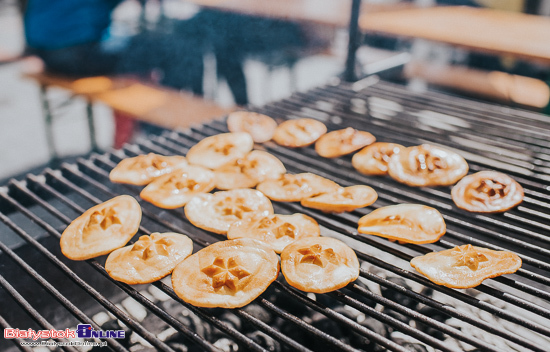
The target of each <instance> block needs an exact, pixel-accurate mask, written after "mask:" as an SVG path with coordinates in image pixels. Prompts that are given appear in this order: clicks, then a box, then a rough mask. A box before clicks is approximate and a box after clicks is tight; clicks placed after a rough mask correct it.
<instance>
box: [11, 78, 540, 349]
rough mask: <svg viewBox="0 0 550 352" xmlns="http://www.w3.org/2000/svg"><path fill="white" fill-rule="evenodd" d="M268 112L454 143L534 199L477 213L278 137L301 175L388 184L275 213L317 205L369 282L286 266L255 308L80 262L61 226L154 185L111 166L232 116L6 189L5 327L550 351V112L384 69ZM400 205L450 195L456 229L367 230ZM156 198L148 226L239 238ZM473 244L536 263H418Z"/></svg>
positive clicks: (181, 340) (218, 128) (392, 137)
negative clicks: (304, 284)
mask: <svg viewBox="0 0 550 352" xmlns="http://www.w3.org/2000/svg"><path fill="white" fill-rule="evenodd" d="M255 110H256V111H257V112H260V113H265V114H268V115H270V116H273V117H274V118H276V119H278V120H279V121H281V120H283V119H288V118H298V117H312V118H316V119H319V120H321V121H323V122H324V123H325V124H327V126H328V128H329V129H339V128H343V127H346V126H351V127H355V128H360V129H363V130H367V131H370V132H371V133H373V134H374V135H375V136H376V137H377V139H378V141H387V142H397V143H401V144H403V145H405V146H410V145H417V144H421V143H432V144H439V145H443V146H446V147H448V148H453V149H456V150H458V151H459V152H460V153H461V154H462V155H463V156H464V157H465V158H466V159H467V161H468V162H469V165H470V169H471V171H472V172H476V171H480V170H484V169H492V170H498V171H502V172H505V173H507V174H509V175H511V176H512V177H514V178H515V179H516V180H517V181H518V182H520V183H521V184H522V185H523V187H524V188H525V200H524V202H523V203H522V204H521V205H520V206H519V207H517V208H515V209H512V210H510V211H508V212H506V213H504V214H496V215H483V214H481V215H480V214H472V213H467V212H465V211H462V210H460V209H458V208H457V207H456V206H455V205H454V204H453V202H452V200H451V197H450V188H449V187H431V188H428V187H423V188H412V187H408V186H405V185H402V184H399V183H396V182H394V181H393V180H391V179H390V178H388V177H368V176H364V175H361V174H359V173H358V172H356V171H355V170H354V169H353V168H352V167H351V157H343V158H338V159H333V160H329V159H322V158H320V157H318V156H317V155H316V153H315V151H314V149H313V148H312V147H308V148H303V149H288V148H284V147H280V146H277V145H276V144H274V143H271V142H268V143H265V144H263V145H259V146H257V148H265V150H267V151H268V152H270V153H273V154H274V155H276V156H277V157H278V158H280V159H281V161H282V162H283V163H284V164H285V166H286V167H287V169H288V170H289V172H292V173H298V172H314V173H316V174H319V175H321V176H325V177H327V178H329V179H332V180H334V181H336V182H338V183H339V184H341V185H343V186H348V185H353V184H366V185H369V186H371V187H373V188H374V189H375V190H376V191H377V192H378V194H379V199H378V200H377V202H376V203H375V204H374V205H372V206H370V207H367V208H365V209H359V210H356V211H354V212H351V213H345V214H339V215H327V214H324V213H322V212H318V211H315V210H311V209H307V208H302V207H301V206H300V205H299V204H296V203H275V204H274V207H275V211H276V213H291V212H303V213H305V214H307V215H310V216H312V217H314V218H315V219H316V220H317V221H318V222H319V224H320V225H321V226H322V232H323V234H324V235H329V236H334V237H337V238H339V239H342V240H344V241H346V242H347V243H348V244H350V245H351V246H352V247H353V248H354V249H355V250H356V252H357V255H358V257H359V259H360V261H361V263H362V266H361V276H360V279H359V280H358V281H357V282H355V283H353V284H350V285H348V286H347V287H346V288H343V289H341V290H338V291H337V292H333V293H329V294H323V295H313V294H305V293H303V292H300V291H298V290H296V289H294V288H292V287H290V286H289V285H287V284H286V282H285V281H284V279H283V278H282V276H281V277H279V280H278V281H276V282H274V283H273V284H272V285H271V287H270V288H269V289H268V290H267V291H266V292H265V293H264V294H262V295H261V296H260V297H259V298H258V299H256V300H255V301H254V302H253V303H252V304H250V305H248V306H246V307H244V308H241V309H233V310H224V309H203V308H196V307H193V306H191V305H188V304H186V303H184V302H182V301H181V300H179V299H178V298H177V296H176V295H175V294H174V292H173V291H172V289H171V288H170V286H169V285H167V284H166V283H165V280H164V281H159V282H156V283H153V284H151V285H141V286H129V285H126V284H122V283H118V282H115V281H113V280H111V279H110V278H109V277H108V275H107V274H106V272H105V270H104V268H103V263H104V258H98V259H97V260H88V261H85V262H72V261H70V260H67V259H66V258H64V257H63V255H62V254H61V253H60V250H59V245H58V238H59V237H60V235H61V232H62V231H63V229H64V228H65V226H66V225H67V224H68V223H69V222H70V221H71V220H72V219H74V218H75V217H77V216H78V215H80V214H81V213H82V212H83V211H84V210H85V209H87V208H89V207H91V206H92V205H95V204H97V203H99V202H102V201H105V200H107V199H109V198H111V197H113V196H115V195H119V194H130V195H133V196H136V197H137V196H138V194H139V191H140V189H141V187H134V186H128V185H117V184H112V183H110V182H109V179H108V173H109V171H110V170H111V169H112V168H113V167H114V166H115V165H116V164H117V163H118V162H119V161H120V160H121V159H122V158H124V157H130V156H135V155H137V154H142V153H148V152H156V153H160V154H184V155H185V154H186V152H187V151H188V149H189V148H190V147H191V146H192V145H193V144H195V143H196V142H197V141H199V140H201V139H202V138H204V137H206V136H210V135H213V134H217V133H221V132H226V131H227V129H226V125H225V123H224V121H223V120H218V121H213V122H211V123H208V124H205V125H201V126H196V127H194V128H191V129H189V130H187V131H183V132H167V133H164V134H163V135H161V136H155V137H151V138H150V139H147V140H145V139H143V140H141V141H139V142H138V143H136V144H133V145H127V146H125V147H124V148H123V149H122V150H119V151H114V152H112V153H106V154H94V155H92V156H91V157H90V158H88V159H79V160H78V161H77V162H76V163H74V164H63V165H62V166H61V167H60V168H59V169H56V170H53V169H46V170H44V172H43V173H40V174H38V175H28V176H27V177H26V178H25V179H24V180H22V181H18V180H11V181H10V182H8V184H7V185H6V186H5V187H2V188H0V235H1V236H2V237H1V238H2V242H0V250H1V251H2V254H1V256H0V265H1V267H2V271H1V275H0V285H1V288H0V298H1V300H2V303H1V304H0V325H1V326H2V327H3V328H7V327H12V328H20V329H28V328H33V329H35V330H39V329H50V328H54V327H55V328H57V329H65V328H71V327H73V328H74V327H75V326H76V324H78V323H88V324H92V325H93V327H94V328H95V329H115V328H117V327H118V328H120V326H122V327H123V328H124V329H125V330H126V331H127V338H126V339H125V340H115V339H109V340H107V342H108V347H109V348H110V349H112V350H116V351H126V350H131V351H140V350H160V351H220V350H222V351H234V350H246V351H285V350H298V351H310V350H317V351H340V350H342V351H354V350H366V351H382V350H390V351H409V350H414V351H433V350H440V351H462V350H467V351H480V350H481V351H495V352H501V351H550V289H549V288H550V237H549V236H548V234H549V233H550V232H549V230H550V182H549V181H550V142H549V136H550V123H549V119H548V117H547V116H543V115H540V114H536V113H533V112H528V111H523V110H517V109H512V108H508V107H503V106H495V105H488V104H485V103H481V102H475V101H471V100H464V99H461V98H456V97H451V96H448V95H443V94H438V93H422V94H415V93H413V92H410V91H408V90H407V89H406V88H405V87H403V86H399V85H394V84H390V83H387V82H383V81H378V80H377V79H376V78H375V77H369V78H367V79H366V80H363V81H359V82H356V83H354V84H348V83H341V82H338V83H335V84H331V85H327V86H324V87H321V88H317V89H313V90H311V91H309V92H306V93H298V94H294V95H293V96H292V97H290V98H288V99H286V100H283V101H279V102H276V103H272V104H269V105H266V106H264V107H261V108H257V109H255ZM396 203H422V204H426V205H430V206H433V207H436V208H437V209H439V210H440V212H441V213H442V214H443V216H444V218H445V221H446V223H447V234H446V235H445V236H444V237H443V238H442V239H441V240H440V241H439V242H437V243H435V244H430V245H401V244H397V243H393V242H389V241H387V240H384V239H381V238H378V237H375V236H368V235H362V234H359V233H358V232H357V231H356V224H357V220H358V219H359V218H360V217H361V216H363V215H365V214H367V213H369V212H370V211H372V210H373V209H375V208H379V207H381V206H386V205H391V204H396ZM141 205H142V208H143V220H142V225H141V227H140V231H139V233H138V235H137V236H139V235H142V234H150V233H151V232H153V231H161V232H162V231H175V232H181V233H184V234H186V235H188V236H189V237H191V238H192V239H193V241H194V242H195V250H198V249H200V248H202V247H204V246H206V245H208V244H210V243H213V242H215V241H219V240H223V239H224V238H223V236H218V235H215V234H212V233H208V232H205V231H202V230H200V229H197V228H195V227H194V226H192V225H191V224H190V223H189V222H188V221H187V220H186V219H185V217H184V215H183V211H182V209H176V210H161V209H159V208H156V207H154V206H153V205H151V204H148V203H146V202H141ZM136 238H137V237H136ZM466 243H471V244H473V245H477V246H482V247H487V248H491V249H496V250H503V249H506V250H511V251H514V252H516V253H518V254H519V255H520V256H521V257H522V259H523V266H522V268H521V269H520V270H519V271H518V272H517V273H516V274H513V275H506V276H505V277H499V278H494V279H490V280H486V281H485V282H484V283H483V284H482V285H480V286H478V287H477V288H475V289H468V290H454V289H450V288H446V287H442V286H438V285H435V284H433V283H431V282H430V281H429V280H427V279H425V278H424V277H422V276H420V275H418V274H417V273H415V272H414V270H412V268H411V267H410V266H409V264H408V261H409V260H410V259H411V258H412V257H414V256H418V255H422V254H424V253H427V252H430V251H432V250H442V249H447V248H452V247H454V246H457V245H462V244H466ZM14 342H15V343H13V342H11V341H7V340H3V341H2V345H0V348H1V349H2V350H6V349H16V348H17V347H19V345H18V342H21V341H17V340H15V341H14ZM19 348H21V347H19ZM22 349H25V348H22ZM65 349H67V350H72V348H69V347H66V348H65Z"/></svg>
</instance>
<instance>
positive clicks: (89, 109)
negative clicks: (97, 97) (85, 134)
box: [86, 100, 99, 152]
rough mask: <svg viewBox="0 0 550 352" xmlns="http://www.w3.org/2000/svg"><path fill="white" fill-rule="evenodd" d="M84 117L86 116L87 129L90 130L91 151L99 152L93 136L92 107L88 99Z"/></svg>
mask: <svg viewBox="0 0 550 352" xmlns="http://www.w3.org/2000/svg"><path fill="white" fill-rule="evenodd" d="M86 117H87V118H88V130H89V132H90V146H91V148H92V151H93V152H99V148H98V146H97V140H96V136H95V124H94V109H93V106H92V102H91V101H90V100H88V101H87V102H86Z"/></svg>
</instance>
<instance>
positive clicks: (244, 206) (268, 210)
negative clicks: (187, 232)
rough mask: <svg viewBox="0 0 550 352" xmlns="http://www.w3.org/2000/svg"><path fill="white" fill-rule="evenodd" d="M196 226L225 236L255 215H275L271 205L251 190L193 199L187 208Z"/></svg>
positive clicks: (223, 192) (235, 190)
mask: <svg viewBox="0 0 550 352" xmlns="http://www.w3.org/2000/svg"><path fill="white" fill-rule="evenodd" d="M184 211H185V216H186V217H187V219H188V220H189V221H190V222H191V223H192V224H193V225H195V226H197V227H199V228H201V229H204V230H207V231H211V232H215V233H219V234H223V235H225V234H226V233H227V230H229V226H231V224H233V223H234V222H235V221H238V220H242V219H244V218H246V217H248V216H251V215H254V214H265V215H267V214H273V206H272V205H271V201H270V200H269V199H268V198H267V197H266V196H264V195H263V194H262V193H261V192H259V191H256V190H252V189H234V190H231V191H220V192H216V193H213V194H210V193H208V194H200V195H197V196H195V197H193V198H192V199H191V200H190V201H189V203H187V205H186V206H185V208H184Z"/></svg>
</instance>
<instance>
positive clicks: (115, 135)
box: [0, 0, 550, 184]
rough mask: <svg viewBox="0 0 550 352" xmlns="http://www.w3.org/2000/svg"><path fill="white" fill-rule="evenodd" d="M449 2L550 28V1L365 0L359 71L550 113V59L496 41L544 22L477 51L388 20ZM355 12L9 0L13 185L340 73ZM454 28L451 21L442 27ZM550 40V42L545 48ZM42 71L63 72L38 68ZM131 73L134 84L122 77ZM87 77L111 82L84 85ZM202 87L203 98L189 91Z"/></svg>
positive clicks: (5, 47)
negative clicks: (498, 46)
mask: <svg viewBox="0 0 550 352" xmlns="http://www.w3.org/2000/svg"><path fill="white" fill-rule="evenodd" d="M449 5H464V6H467V7H471V8H479V9H490V10H494V11H498V12H491V13H490V14H489V16H488V17H490V18H491V20H493V19H495V20H498V19H499V18H500V17H499V16H500V14H501V13H510V14H512V13H513V14H530V15H534V16H532V17H527V21H526V22H525V23H532V22H533V19H535V18H537V19H541V20H543V21H544V22H541V26H548V16H549V15H550V0H537V1H533V0H493V1H491V0H464V1H459V0H456V1H452V0H445V1H435V0H416V1H397V0H395V1H394V0H386V1H384V0H378V1H374V0H371V1H367V0H365V1H363V2H362V5H361V16H360V21H359V22H360V34H359V36H358V39H357V44H358V49H357V53H356V62H355V64H354V69H355V75H356V77H357V79H361V78H364V77H366V76H370V75H377V77H381V78H382V79H387V80H390V81H394V82H399V83H403V84H405V85H407V86H408V87H409V88H410V89H412V90H417V91H422V90H426V89H431V90H439V91H444V92H447V93H451V94H456V95H462V96H467V97H471V98H475V99H479V100H486V101H491V102H496V103H498V104H502V105H505V106H515V107H518V106H519V107H521V108H525V109H529V110H534V111H543V112H545V111H546V112H547V111H548V107H547V106H548V100H549V99H548V97H549V96H550V94H549V92H548V85H547V83H546V82H547V81H548V67H550V66H549V65H548V62H544V60H536V59H535V60H534V59H533V58H532V57H528V56H526V55H523V54H522V52H521V51H520V52H519V53H518V52H515V51H514V50H510V52H511V53H510V54H506V53H504V54H502V53H500V52H498V51H496V50H491V45H492V42H491V40H494V41H495V42H498V41H499V40H501V39H506V40H508V39H515V40H516V42H526V43H528V42H529V41H530V38H532V37H530V35H531V36H534V35H536V36H538V37H541V36H542V37H541V38H542V39H541V38H538V39H539V41H538V42H536V43H537V44H535V45H536V46H539V47H540V44H539V43H540V40H542V42H543V43H544V40H545V38H548V35H549V33H550V30H549V31H546V32H545V33H540V32H541V30H539V29H538V28H539V27H537V28H526V27H525V24H524V22H522V21H525V18H523V17H518V20H517V21H516V20H515V17H511V18H513V19H512V20H511V22H509V23H508V24H509V27H510V30H512V31H514V33H517V37H518V38H509V37H513V36H510V35H509V34H507V33H502V32H499V30H498V29H497V28H496V27H495V29H494V32H495V33H487V31H483V30H480V31H479V37H480V38H484V36H485V35H486V34H492V36H491V35H489V36H488V37H489V39H488V40H489V41H488V42H486V43H481V44H476V45H479V46H481V47H482V48H483V46H487V48H488V50H472V48H470V47H467V46H464V45H462V44H460V43H459V44H458V45H457V44H455V43H454V42H452V40H451V41H450V42H447V43H446V42H445V40H439V41H438V40H436V41H434V40H429V39H425V38H422V35H421V34H419V35H418V36H415V35H414V34H413V35H407V33H405V35H403V33H399V30H398V29H396V32H394V33H392V30H393V29H392V28H389V29H387V28H385V27H384V26H386V25H388V24H391V17H387V18H388V20H387V21H382V23H381V24H379V23H378V22H380V21H378V22H377V19H382V18H383V16H382V15H384V16H388V15H389V16H392V14H396V13H399V12H401V11H410V10H417V9H425V8H430V7H436V6H449ZM350 14H351V0H349V1H347V0H292V1H290V0H287V1H273V0H271V1H268V0H265V1H259V0H234V1H231V0H188V1H187V0H139V1H138V0H122V1H118V0H78V1H77V0H25V1H20V0H0V82H1V84H0V165H1V166H0V184H3V183H4V182H5V180H6V179H8V178H11V177H14V176H17V175H20V174H22V173H26V172H28V171H29V170H32V169H33V168H40V167H43V166H44V165H47V164H48V163H51V162H52V161H53V163H54V164H55V163H58V162H59V161H60V160H64V159H65V158H71V157H74V156H78V155H85V154H87V153H89V152H90V151H91V148H93V149H95V150H107V149H110V148H113V147H115V148H117V147H120V146H121V145H122V144H123V143H125V142H131V141H132V140H133V139H135V138H138V137H139V136H142V135H145V134H147V133H159V132H160V131H162V129H163V128H183V127H185V126H186V125H191V124H193V123H200V122H201V121H205V120H206V119H209V118H212V117H215V116H221V115H222V113H220V112H221V111H231V110H234V109H237V108H240V107H245V106H247V105H262V104H265V103H268V102H270V101H274V100H279V99H283V98H285V97H288V96H290V95H291V94H292V93H294V92H300V91H306V90H308V89H311V88H313V87H317V86H320V85H323V84H327V83H330V82H331V81H332V80H337V79H339V78H340V77H342V73H343V72H344V70H345V65H346V57H347V55H348V49H349V47H348V44H349V33H350V32H349V28H348V23H349V19H350ZM403 14H407V12H403ZM463 15H464V14H463ZM474 15H475V16H474ZM406 16H407V17H406V18H410V19H413V17H412V16H408V15H406ZM464 16H465V17H460V18H459V17H457V20H460V21H461V23H463V25H464V26H466V27H469V26H473V27H475V26H476V16H477V13H472V16H470V15H469V13H466V14H465V15H464ZM535 16H536V17H535ZM396 18H397V19H398V17H396ZM465 18H466V19H468V20H465ZM470 18H471V23H470V22H469V19H470ZM507 18H508V17H503V19H507ZM442 21H445V20H444V19H443V20H442ZM429 22H430V21H427V22H426V30H427V31H431V30H432V29H430V28H429V26H430V23H429ZM520 22H521V23H520ZM436 24H437V23H436V21H435V17H434V22H433V23H432V25H433V26H435V25H436ZM377 25H381V27H379V28H374V27H369V26H377ZM516 26H517V27H516ZM445 27H447V26H446V25H445V22H443V25H442V27H441V28H440V29H441V31H442V32H444V30H445ZM411 28H412V27H411ZM435 28H436V30H435V31H436V32H437V27H435ZM490 28H492V27H490ZM540 28H544V27H540ZM446 29H447V30H449V28H446ZM454 32H456V33H455V34H457V35H459V34H460V31H459V30H458V31H454ZM489 32H491V31H489ZM543 32H544V31H543ZM533 33H534V34H533ZM492 38H496V39H492ZM475 39H476V38H469V40H474V41H475ZM512 45H515V44H513V43H512ZM518 46H519V45H518ZM549 47H550V38H549V40H548V41H547V42H546V47H543V48H541V49H542V50H546V51H548V48H549ZM478 49H479V48H478ZM512 49H513V48H512ZM520 50H522V49H521V48H520ZM525 50H527V51H528V49H525ZM43 72H50V73H51V74H53V76H48V77H49V78H48V79H51V77H54V78H56V77H57V78H62V79H63V80H62V81H51V80H50V81H48V80H45V78H44V77H42V76H36V75H41V74H42V73H43ZM119 75H122V76H123V77H126V79H128V80H130V81H120V80H112V79H111V77H118V76H119ZM88 76H106V77H108V81H97V80H96V81H82V80H78V79H79V78H81V77H88ZM65 79H66V80H65ZM105 82H107V83H105ZM125 82H126V83H125ZM127 82H141V83H143V86H136V85H135V84H134V83H131V84H132V85H131V87H132V90H131V91H130V90H124V89H126V88H128V87H130V86H129V85H128V84H129V83H127ZM104 83H105V84H107V86H104ZM141 83H140V84H141ZM119 85H122V86H119ZM41 86H42V87H43V88H42V89H43V91H42V90H41ZM138 87H140V88H139V89H138ZM119 88H120V89H119ZM79 89H80V90H79ZM104 90H109V92H111V91H116V93H117V94H116V95H105V94H104V93H105V92H104ZM130 93H131V94H130ZM189 96H191V97H193V98H196V100H185V101H184V100H183V99H184V98H185V99H188V98H189ZM89 100H93V104H91V105H90V109H91V110H89V111H87V110H86V109H87V106H88V104H87V102H88V101H89ZM179 101H181V104H179V103H177V102H179ZM44 104H49V105H48V106H47V107H48V108H49V109H46V110H45V105H44ZM182 104H183V105H182ZM189 104H190V105H189ZM201 104H202V105H201ZM205 104H207V105H206V106H207V107H209V108H212V107H215V109H213V110H212V109H210V110H208V111H207V112H205V113H204V114H202V113H201V114H195V115H197V118H196V119H195V118H193V119H191V118H189V117H188V116H187V115H189V114H190V113H192V112H194V111H199V110H194V109H195V108H196V109H199V108H200V109H201V110H200V111H206V110H204V109H203V108H204V106H205ZM216 109H217V110H216ZM155 111H156V112H157V113H154V112H155ZM186 111H187V112H188V113H187V114H186ZM90 113H93V122H94V124H93V126H92V131H90V126H89V122H88V120H87V119H86V116H88V115H90ZM163 114H164V115H163ZM159 116H160V117H159ZM162 116H166V117H167V120H166V121H163V118H162ZM168 116H170V122H168ZM49 120H51V135H48V133H47V130H48V124H49V122H48V121H49ZM90 132H92V133H93V137H92V134H91V133H90ZM48 138H49V139H48ZM93 138H95V143H92V144H91V142H92V140H93ZM52 158H53V159H52ZM54 164H51V165H54Z"/></svg>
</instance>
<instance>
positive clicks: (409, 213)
mask: <svg viewBox="0 0 550 352" xmlns="http://www.w3.org/2000/svg"><path fill="white" fill-rule="evenodd" d="M358 226H359V227H358V231H359V232H360V233H364V234H369V235H375V236H380V237H385V238H388V239H390V240H397V241H400V242H406V243H416V244H422V243H433V242H436V241H438V240H439V239H440V238H441V236H443V235H444V234H445V232H446V225H445V221H444V220H443V216H441V214H440V213H439V211H438V210H437V209H435V208H432V207H428V206H425V205H420V204H399V205H390V206H387V207H382V208H378V209H376V210H375V211H373V212H371V213H369V214H367V215H365V216H363V217H362V218H361V219H359V224H358Z"/></svg>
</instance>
